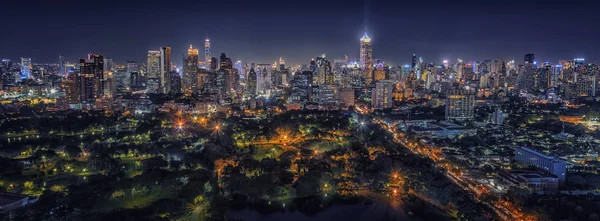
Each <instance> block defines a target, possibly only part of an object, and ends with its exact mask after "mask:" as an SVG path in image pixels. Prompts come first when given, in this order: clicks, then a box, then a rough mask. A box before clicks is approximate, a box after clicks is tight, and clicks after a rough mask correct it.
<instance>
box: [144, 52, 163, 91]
mask: <svg viewBox="0 0 600 221" xmlns="http://www.w3.org/2000/svg"><path fill="white" fill-rule="evenodd" d="M146 65H147V68H148V75H147V76H148V78H147V79H146V89H147V91H148V93H153V94H156V93H161V92H162V91H160V87H161V83H160V77H159V76H160V51H148V59H147V64H146Z"/></svg>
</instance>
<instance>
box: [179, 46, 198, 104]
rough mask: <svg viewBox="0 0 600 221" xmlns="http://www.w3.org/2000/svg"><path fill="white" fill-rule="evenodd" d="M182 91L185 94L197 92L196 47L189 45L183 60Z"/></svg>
mask: <svg viewBox="0 0 600 221" xmlns="http://www.w3.org/2000/svg"><path fill="white" fill-rule="evenodd" d="M183 73H184V74H183V92H184V93H186V94H191V93H197V92H198V49H196V48H193V47H192V45H190V48H189V49H188V53H187V56H186V57H185V60H184V71H183Z"/></svg>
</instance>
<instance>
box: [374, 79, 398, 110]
mask: <svg viewBox="0 0 600 221" xmlns="http://www.w3.org/2000/svg"><path fill="white" fill-rule="evenodd" d="M393 90H394V82H392V81H390V80H380V81H377V82H375V88H374V89H373V90H372V91H371V106H372V107H373V108H375V109H386V108H392V107H393V105H394V103H393V102H394V100H393V99H392V93H393Z"/></svg>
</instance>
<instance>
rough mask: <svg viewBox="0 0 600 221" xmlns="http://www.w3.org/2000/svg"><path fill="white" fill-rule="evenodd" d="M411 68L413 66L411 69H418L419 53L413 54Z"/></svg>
mask: <svg viewBox="0 0 600 221" xmlns="http://www.w3.org/2000/svg"><path fill="white" fill-rule="evenodd" d="M410 68H411V71H416V68H417V55H416V54H413V56H412V63H411V66H410Z"/></svg>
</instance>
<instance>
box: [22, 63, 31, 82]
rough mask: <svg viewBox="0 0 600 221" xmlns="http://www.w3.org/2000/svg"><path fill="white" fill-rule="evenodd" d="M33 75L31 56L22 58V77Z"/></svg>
mask: <svg viewBox="0 0 600 221" xmlns="http://www.w3.org/2000/svg"><path fill="white" fill-rule="evenodd" d="M30 77H31V58H21V79H27V78H30Z"/></svg>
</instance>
